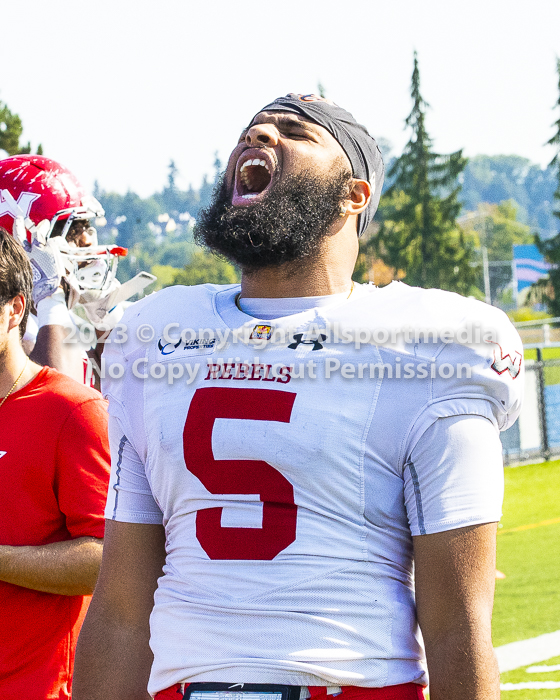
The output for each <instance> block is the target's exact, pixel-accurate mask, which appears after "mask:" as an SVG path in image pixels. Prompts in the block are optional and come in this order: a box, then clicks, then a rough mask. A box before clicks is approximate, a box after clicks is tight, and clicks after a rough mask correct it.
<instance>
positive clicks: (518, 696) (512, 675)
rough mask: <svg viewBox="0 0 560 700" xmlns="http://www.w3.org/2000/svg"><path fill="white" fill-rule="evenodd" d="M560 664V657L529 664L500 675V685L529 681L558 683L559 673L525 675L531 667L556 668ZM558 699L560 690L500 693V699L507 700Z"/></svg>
mask: <svg viewBox="0 0 560 700" xmlns="http://www.w3.org/2000/svg"><path fill="white" fill-rule="evenodd" d="M558 664H560V656H557V657H555V658H553V659H548V660H547V661H540V662H539V663H536V664H529V665H528V666H523V667H522V668H516V669H514V670H513V671H508V672H507V673H502V674H501V676H500V683H527V682H529V683H530V682H531V681H537V682H539V681H556V682H557V683H559V682H560V671H540V672H539V673H527V669H528V668H530V667H531V666H556V665H558ZM559 697H560V689H556V690H554V689H550V690H548V689H545V690H537V689H534V688H533V689H529V690H508V691H502V698H507V699H508V700H553V699H556V698H559Z"/></svg>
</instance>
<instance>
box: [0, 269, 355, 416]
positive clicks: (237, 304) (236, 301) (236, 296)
mask: <svg viewBox="0 0 560 700" xmlns="http://www.w3.org/2000/svg"><path fill="white" fill-rule="evenodd" d="M353 291H354V280H352V286H351V287H350V293H349V294H348V296H347V297H346V298H347V299H350V295H351V294H352V292H353ZM240 299H241V292H239V294H236V295H235V305H236V306H237V308H238V309H239V311H243V309H242V308H241V306H240V304H239V300H240ZM6 398H8V397H6ZM0 406H2V404H1V403H0Z"/></svg>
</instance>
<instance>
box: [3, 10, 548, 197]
mask: <svg viewBox="0 0 560 700" xmlns="http://www.w3.org/2000/svg"><path fill="white" fill-rule="evenodd" d="M559 28H560V2H558V0H535V1H534V2H532V3H527V2H520V1H518V0H509V1H505V0H484V1H482V0H471V1H470V2H468V3H467V2H462V3H458V2H455V1H454V0H423V2H418V0H392V1H391V2H377V1H373V0H370V1H366V0H353V1H351V0H345V2H341V1H339V2H330V1H329V0H308V1H306V0H274V1H269V0H258V1H256V2H247V1H245V0H240V1H238V2H232V1H231V0H229V1H225V0H215V1H214V2H209V1H206V2H204V3H202V2H200V1H199V2H192V1H191V0H158V2H146V1H145V0H137V1H136V2H132V0H97V1H96V2H95V3H92V2H85V0H49V1H48V2H45V0H18V2H5V3H4V5H3V7H2V41H1V42H0V65H1V66H2V71H0V100H2V101H4V102H6V103H7V104H8V106H9V107H10V108H11V109H12V110H13V111H16V112H17V113H18V114H19V115H20V116H21V118H22V120H23V123H24V129H25V131H24V139H25V140H31V142H32V145H34V146H36V145H37V144H38V143H39V142H41V143H42V144H43V147H44V149H45V155H48V156H50V157H52V158H55V159H56V160H59V161H60V162H62V163H63V164H64V165H66V166H67V167H69V168H70V169H71V170H73V171H74V172H75V173H76V175H77V176H78V177H79V179H81V180H82V181H83V182H84V184H86V185H87V186H88V187H91V186H92V185H93V182H94V180H95V179H97V180H98V181H99V182H100V184H101V186H102V187H103V188H104V189H109V190H116V191H119V192H125V191H126V190H127V189H129V188H130V189H132V190H134V191H137V192H138V193H139V194H142V195H148V194H151V193H152V192H154V191H156V190H158V189H161V187H162V186H163V184H164V182H165V178H166V173H167V164H168V163H169V160H170V158H173V159H174V160H175V162H176V165H177V167H178V168H179V171H180V173H181V180H180V183H179V184H181V185H182V186H187V185H188V184H189V183H192V184H194V185H195V186H198V184H199V183H200V181H201V179H202V176H203V174H204V173H205V172H206V173H210V172H211V170H212V162H213V159H214V152H215V151H216V150H217V151H218V153H219V155H220V157H221V158H222V160H225V159H226V158H227V156H228V154H229V151H230V150H231V148H232V147H233V146H234V144H235V142H236V140H237V137H238V133H239V131H240V130H241V129H242V127H243V126H244V125H245V124H246V122H247V121H248V120H249V119H250V118H251V117H252V116H253V114H254V113H255V112H257V111H258V110H259V109H260V108H261V107H262V106H263V105H265V104H267V103H268V102H270V101H271V99H273V98H274V97H276V96H278V95H281V94H285V93H287V92H314V91H316V87H317V82H318V81H319V80H320V81H321V82H322V83H323V85H324V86H325V87H326V90H327V95H328V96H329V97H331V98H332V99H334V100H335V102H337V103H339V104H340V105H341V106H343V107H345V108H346V109H348V110H349V111H351V112H352V113H353V114H354V116H355V117H356V118H357V119H359V120H360V121H362V122H363V123H365V124H366V125H367V126H368V128H369V130H370V131H371V133H372V134H373V135H374V136H382V137H384V138H386V139H388V140H389V141H390V142H391V143H392V144H393V146H394V150H395V151H396V152H398V151H399V150H400V149H401V148H402V146H403V145H404V143H405V142H406V136H407V135H406V132H405V131H404V119H405V117H406V115H407V114H408V112H409V109H410V97H409V85H410V76H411V72H412V54H413V51H414V49H416V50H417V51H418V56H419V61H420V70H421V79H422V92H423V95H424V98H425V99H426V100H427V101H428V102H429V103H430V105H431V110H430V112H429V115H428V120H427V126H428V130H429V132H430V134H431V135H432V137H433V138H434V141H435V147H436V148H437V149H438V150H439V151H441V152H448V151H452V150H457V149H459V148H464V149H465V153H466V154H467V155H469V156H473V155H476V154H478V153H485V154H489V155H494V154H499V153H504V154H510V153H516V154H518V155H521V156H525V157H527V158H530V159H531V160H532V161H535V162H537V163H540V164H543V165H544V164H546V163H547V162H548V161H549V160H550V159H551V158H552V155H553V152H552V149H551V148H550V147H545V146H544V144H545V142H546V141H547V140H548V139H549V138H550V136H551V135H552V134H553V129H552V126H551V125H552V123H553V121H554V120H555V119H558V117H559V116H560V114H558V113H557V112H556V113H555V112H554V111H553V109H552V108H553V106H554V103H555V101H556V100H557V98H558V88H557V86H558V77H557V75H556V73H555V59H556V56H560V30H559Z"/></svg>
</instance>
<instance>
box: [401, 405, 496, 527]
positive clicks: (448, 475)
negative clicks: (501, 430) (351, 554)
mask: <svg viewBox="0 0 560 700" xmlns="http://www.w3.org/2000/svg"><path fill="white" fill-rule="evenodd" d="M503 493H504V476H503V463H502V446H501V442H500V439H499V434H498V430H497V428H496V426H495V424H493V423H492V422H491V421H490V420H488V419H486V418H483V417H482V416H476V415H467V416H465V415H462V416H453V417H449V418H438V419H437V420H436V421H435V422H434V423H433V424H432V425H431V426H430V427H429V428H428V429H427V430H426V431H425V432H424V433H423V434H422V436H421V437H420V439H419V440H418V442H417V443H416V445H415V447H414V449H413V450H412V452H411V454H410V456H409V459H408V461H407V463H406V465H405V468H404V494H405V504H406V510H407V514H408V520H409V525H410V529H411V532H412V534H413V535H425V534H432V533H436V532H444V531H445V530H454V529H456V528H459V527H466V526H468V525H477V524H482V523H488V522H496V521H498V520H500V518H501V514H502V502H503Z"/></svg>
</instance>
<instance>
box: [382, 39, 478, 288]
mask: <svg viewBox="0 0 560 700" xmlns="http://www.w3.org/2000/svg"><path fill="white" fill-rule="evenodd" d="M411 97H412V100H413V107H412V111H411V113H410V114H409V115H408V117H407V118H406V126H407V127H409V128H410V129H411V131H412V134H411V137H410V140H409V141H408V143H407V145H406V146H405V149H404V151H403V154H402V155H401V156H400V157H399V158H396V159H395V161H394V162H393V164H392V166H391V167H390V169H389V173H388V179H389V181H390V182H391V183H392V184H391V186H390V187H389V189H388V190H387V193H386V194H385V195H384V197H383V198H382V200H381V206H380V215H381V216H380V219H381V220H382V224H381V228H380V231H379V234H378V235H377V236H376V237H374V238H372V239H371V245H372V247H373V248H374V249H375V251H376V252H377V254H378V255H379V256H380V257H381V259H382V260H383V261H384V262H385V263H386V264H387V265H388V266H389V267H391V268H394V269H395V270H403V271H404V272H405V275H406V277H405V280H404V281H405V282H407V283H408V284H412V285H416V286H420V287H438V288H440V289H447V290H451V291H456V292H460V293H463V294H467V293H470V292H471V288H472V287H473V285H474V284H475V281H476V279H477V271H476V269H474V268H473V266H472V265H471V260H472V256H473V245H472V243H470V242H469V241H467V240H466V239H465V238H464V236H463V232H462V230H461V228H460V227H459V226H458V225H457V223H456V219H457V216H458V215H459V212H460V210H461V203H460V202H459V199H458V195H459V193H460V190H461V185H460V184H459V176H460V175H461V173H462V172H463V170H464V168H465V165H466V163H467V160H466V158H464V157H463V154H462V151H457V152H456V153H452V154H451V155H440V154H438V153H435V152H434V151H433V146H432V139H431V138H430V136H429V134H428V132H427V130H426V124H425V119H426V110H427V108H428V107H429V105H428V103H427V102H426V101H425V100H424V99H423V97H422V95H421V94H420V71H419V68H418V57H417V55H416V52H414V70H413V73H412V85H411Z"/></svg>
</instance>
